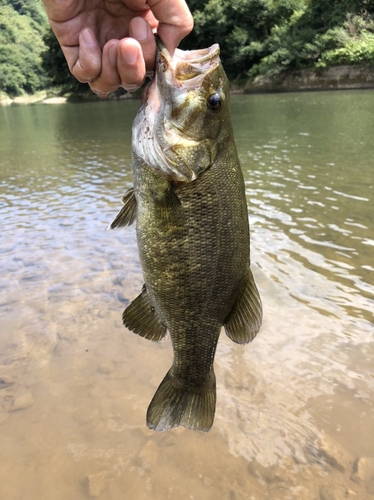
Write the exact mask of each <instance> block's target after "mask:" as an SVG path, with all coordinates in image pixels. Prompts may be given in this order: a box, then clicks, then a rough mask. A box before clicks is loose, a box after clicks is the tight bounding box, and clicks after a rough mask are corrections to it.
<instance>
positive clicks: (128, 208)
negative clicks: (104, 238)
mask: <svg viewBox="0 0 374 500" xmlns="http://www.w3.org/2000/svg"><path fill="white" fill-rule="evenodd" d="M122 203H123V207H122V208H121V210H120V211H119V212H118V214H117V215H116V217H115V219H114V220H113V222H112V223H111V224H110V226H109V229H116V228H117V227H125V226H131V224H132V223H133V222H134V221H135V218H136V198H135V193H134V188H131V189H129V190H128V191H127V193H125V194H124V195H123V196H122Z"/></svg>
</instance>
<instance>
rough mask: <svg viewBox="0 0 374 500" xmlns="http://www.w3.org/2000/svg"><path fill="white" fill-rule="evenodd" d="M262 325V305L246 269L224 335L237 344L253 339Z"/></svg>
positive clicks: (249, 272) (249, 273)
mask: <svg viewBox="0 0 374 500" xmlns="http://www.w3.org/2000/svg"><path fill="white" fill-rule="evenodd" d="M261 323H262V305H261V299H260V295H259V293H258V290H257V287H256V284H255V281H254V279H253V275H252V272H251V270H250V269H249V268H248V271H247V273H246V277H245V279H244V282H243V284H242V289H241V291H240V293H239V296H238V298H237V300H236V303H235V305H234V307H233V309H232V311H231V313H230V315H229V317H228V319H227V321H226V322H225V323H224V327H225V332H226V335H227V336H228V337H229V338H230V339H231V340H233V341H234V342H236V343H237V344H246V343H247V342H250V341H251V340H253V339H254V338H255V336H256V335H257V333H258V331H259V329H260V326H261Z"/></svg>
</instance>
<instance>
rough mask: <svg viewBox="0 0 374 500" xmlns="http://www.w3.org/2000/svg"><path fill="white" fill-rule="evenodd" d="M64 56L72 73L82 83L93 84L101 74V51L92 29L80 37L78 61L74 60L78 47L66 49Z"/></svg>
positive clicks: (87, 29) (85, 30) (85, 31)
mask: <svg viewBox="0 0 374 500" xmlns="http://www.w3.org/2000/svg"><path fill="white" fill-rule="evenodd" d="M74 49H75V50H74ZM64 54H65V57H66V60H67V62H68V64H69V68H70V71H71V72H72V73H73V75H74V76H75V78H77V80H79V81H80V82H83V83H85V82H91V81H92V80H95V78H97V77H98V76H99V74H100V73H101V50H100V47H99V44H98V42H97V40H96V37H95V35H94V33H93V31H92V30H91V29H90V28H86V29H84V30H83V31H82V32H81V33H80V35H79V50H78V59H75V61H74V59H73V58H74V56H75V58H76V47H65V50H64Z"/></svg>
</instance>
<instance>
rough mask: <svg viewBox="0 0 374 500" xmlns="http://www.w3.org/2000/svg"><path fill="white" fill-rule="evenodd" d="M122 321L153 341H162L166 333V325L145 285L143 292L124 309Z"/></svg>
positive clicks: (129, 327) (135, 331) (127, 326)
mask: <svg viewBox="0 0 374 500" xmlns="http://www.w3.org/2000/svg"><path fill="white" fill-rule="evenodd" d="M122 321H123V324H124V325H125V326H126V328H128V329H129V330H131V331H132V332H134V333H137V334H138V335H140V336H141V337H144V338H145V339H148V340H152V341H153V342H160V340H162V339H163V338H164V337H165V335H166V326H165V325H164V324H163V323H162V321H161V320H160V318H159V317H158V316H157V313H156V311H155V308H154V306H153V304H152V302H151V300H150V298H149V295H148V292H147V288H146V286H145V285H144V286H143V291H142V293H141V294H140V295H138V296H137V297H136V299H134V300H133V301H132V302H131V304H130V305H129V306H128V307H127V308H126V309H125V310H124V312H123V315H122Z"/></svg>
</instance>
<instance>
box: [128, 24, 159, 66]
mask: <svg viewBox="0 0 374 500" xmlns="http://www.w3.org/2000/svg"><path fill="white" fill-rule="evenodd" d="M129 31H130V36H131V37H132V38H134V39H135V40H137V41H138V42H139V43H140V46H141V49H142V52H143V58H144V62H145V68H146V71H147V72H148V71H150V70H153V69H154V65H155V56H156V41H155V37H154V35H153V31H152V29H151V27H150V25H149V24H148V23H147V21H146V20H145V19H143V18H142V17H135V18H134V19H132V21H131V22H130V26H129Z"/></svg>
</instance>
